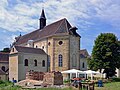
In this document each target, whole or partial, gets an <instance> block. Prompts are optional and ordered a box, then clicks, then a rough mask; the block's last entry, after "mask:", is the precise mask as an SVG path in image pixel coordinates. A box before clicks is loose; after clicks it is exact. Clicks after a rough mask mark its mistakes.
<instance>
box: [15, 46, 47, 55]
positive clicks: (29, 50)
mask: <svg viewBox="0 0 120 90" xmlns="http://www.w3.org/2000/svg"><path fill="white" fill-rule="evenodd" d="M15 49H16V50H17V51H18V52H23V53H35V54H45V55H46V53H45V51H44V50H42V49H40V48H32V47H22V46H15Z"/></svg>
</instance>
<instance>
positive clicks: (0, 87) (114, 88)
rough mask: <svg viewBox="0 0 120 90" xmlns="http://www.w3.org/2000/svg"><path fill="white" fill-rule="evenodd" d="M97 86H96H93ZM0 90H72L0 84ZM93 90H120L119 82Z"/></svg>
mask: <svg viewBox="0 0 120 90" xmlns="http://www.w3.org/2000/svg"><path fill="white" fill-rule="evenodd" d="M95 86H97V85H95ZM0 90H72V89H71V88H64V89H58V88H40V89H22V88H21V87H19V86H13V87H12V84H11V83H8V82H7V83H2V84H0ZM95 90H120V82H111V83H105V84H104V87H95Z"/></svg>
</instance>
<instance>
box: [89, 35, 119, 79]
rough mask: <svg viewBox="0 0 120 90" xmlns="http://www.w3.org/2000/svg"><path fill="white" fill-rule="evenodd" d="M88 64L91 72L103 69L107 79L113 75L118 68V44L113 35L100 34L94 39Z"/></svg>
mask: <svg viewBox="0 0 120 90" xmlns="http://www.w3.org/2000/svg"><path fill="white" fill-rule="evenodd" d="M88 64H89V68H90V69H93V70H98V69H99V70H100V71H101V70H102V69H104V73H106V75H107V78H109V77H110V76H113V75H115V70H116V68H120V43H118V39H117V37H116V36H115V35H114V34H112V33H101V34H100V35H99V36H98V37H97V38H96V40H95V45H94V46H93V50H92V58H91V59H90V60H88Z"/></svg>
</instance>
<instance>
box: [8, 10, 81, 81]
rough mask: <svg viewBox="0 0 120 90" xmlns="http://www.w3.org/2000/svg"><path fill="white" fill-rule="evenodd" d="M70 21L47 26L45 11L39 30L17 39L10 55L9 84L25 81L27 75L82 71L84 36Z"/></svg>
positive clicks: (65, 20)
mask: <svg viewBox="0 0 120 90" xmlns="http://www.w3.org/2000/svg"><path fill="white" fill-rule="evenodd" d="M76 31H77V28H76V27H72V26H71V24H70V23H69V22H68V21H67V19H66V18H63V19H61V20H59V21H56V22H53V23H51V24H49V25H46V16H45V12H44V9H42V12H41V16H40V19H39V29H37V30H34V31H33V32H30V33H28V34H26V35H23V36H22V35H20V36H18V37H16V38H15V39H16V41H15V42H14V43H13V46H12V48H11V52H10V55H9V80H12V79H13V78H14V79H15V80H17V81H20V80H24V79H25V75H26V72H28V71H30V70H34V71H39V72H48V71H64V70H69V69H73V68H74V69H80V38H81V37H80V35H79V34H78V33H77V32H76Z"/></svg>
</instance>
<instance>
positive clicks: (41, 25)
mask: <svg viewBox="0 0 120 90" xmlns="http://www.w3.org/2000/svg"><path fill="white" fill-rule="evenodd" d="M39 20H40V22H39V24H40V27H39V29H43V28H44V27H45V26H46V17H45V13H44V9H42V13H41V16H40V19H39Z"/></svg>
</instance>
